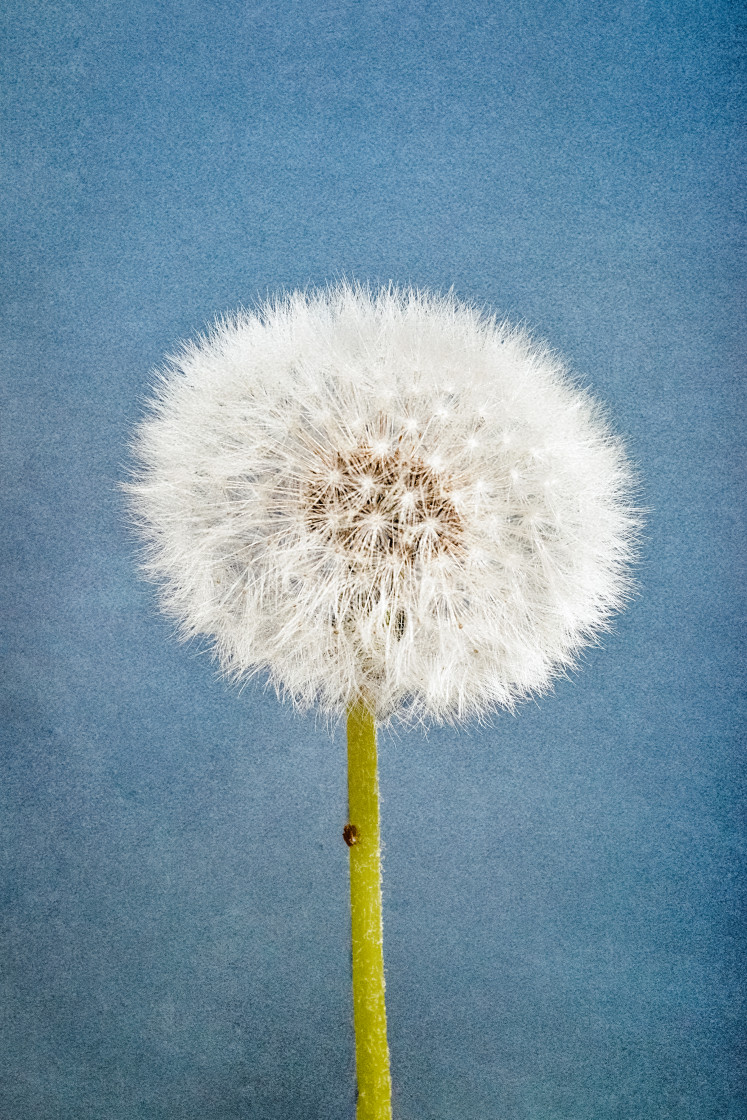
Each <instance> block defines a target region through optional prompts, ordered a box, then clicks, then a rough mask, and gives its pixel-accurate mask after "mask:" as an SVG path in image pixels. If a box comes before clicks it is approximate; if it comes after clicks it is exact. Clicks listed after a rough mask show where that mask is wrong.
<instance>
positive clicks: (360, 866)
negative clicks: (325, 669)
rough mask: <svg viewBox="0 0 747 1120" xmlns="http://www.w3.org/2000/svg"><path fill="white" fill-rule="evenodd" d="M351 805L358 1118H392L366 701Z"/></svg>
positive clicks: (351, 720) (352, 769)
mask: <svg viewBox="0 0 747 1120" xmlns="http://www.w3.org/2000/svg"><path fill="white" fill-rule="evenodd" d="M348 806H349V814H350V815H349V818H348V819H349V822H350V824H349V826H348V828H347V829H346V830H345V834H346V840H347V841H348V843H349V844H350V915H351V926H352V940H353V1015H354V1021H355V1065H356V1073H357V1077H358V1109H357V1113H356V1117H357V1120H391V1116H392V1083H391V1078H390V1076H389V1048H388V1046H387V1040H386V1007H385V1005H384V949H383V930H382V922H381V840H380V836H379V780H378V775H377V769H376V726H375V724H374V720H373V716H372V715H371V713H370V712H369V711H368V709H367V708H366V707H365V706H364V705H362V704H360V705H356V706H355V707H353V708H351V709H350V712H349V714H348ZM350 826H352V828H351V827H350Z"/></svg>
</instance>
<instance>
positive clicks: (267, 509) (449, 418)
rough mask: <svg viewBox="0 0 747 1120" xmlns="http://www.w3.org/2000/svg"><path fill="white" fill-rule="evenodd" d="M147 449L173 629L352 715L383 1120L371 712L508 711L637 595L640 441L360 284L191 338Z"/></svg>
mask: <svg viewBox="0 0 747 1120" xmlns="http://www.w3.org/2000/svg"><path fill="white" fill-rule="evenodd" d="M135 452H136V457H137V460H138V462H139V468H138V472H137V474H136V476H135V478H134V480H133V481H132V482H131V483H130V484H129V486H128V490H129V492H130V496H131V503H132V507H133V510H134V513H135V516H136V518H137V521H138V524H139V527H140V529H141V532H142V534H143V536H144V539H145V541H146V557H145V566H146V569H147V571H148V572H149V574H150V575H151V576H152V577H153V578H154V579H155V580H156V581H157V582H158V583H159V585H160V587H161V593H162V604H163V607H164V609H165V610H166V612H167V613H168V614H169V615H171V616H172V617H173V618H174V619H175V620H176V621H177V622H178V624H179V626H180V628H181V632H182V633H183V634H184V635H185V636H192V635H205V636H207V637H208V638H209V639H210V641H211V642H212V644H213V648H214V650H215V653H216V655H217V657H218V659H219V661H220V664H221V666H222V667H223V669H224V670H225V671H226V673H227V674H229V675H230V676H232V677H234V678H237V679H240V678H246V677H248V676H251V675H253V674H256V673H263V674H265V675H266V677H267V678H268V679H269V680H270V681H271V682H272V683H273V684H274V685H275V687H276V689H277V691H278V693H279V694H280V695H282V696H289V697H290V698H292V700H293V701H294V702H295V703H296V704H297V705H299V706H300V707H302V708H307V707H310V706H312V705H316V706H318V707H319V708H320V709H321V710H323V711H324V712H326V713H328V714H330V715H334V714H339V713H348V762H349V797H350V823H349V825H348V826H347V828H346V841H347V842H348V844H349V846H350V860H351V906H352V914H353V987H354V1011H355V1025H356V1051H357V1072H358V1090H359V1101H358V1116H359V1120H366V1118H372V1120H380V1118H383V1117H387V1116H389V1115H390V1114H391V1113H390V1105H389V1103H388V1102H389V1096H390V1088H389V1067H388V1052H387V1046H386V1021H385V1013H384V985H383V958H382V951H381V887H380V856H379V831H378V827H379V826H378V794H377V777H376V742H375V725H376V723H381V722H383V721H386V720H388V719H390V718H392V717H398V718H401V719H405V720H419V721H426V720H427V721H432V722H437V723H442V722H455V721H460V720H464V719H469V718H481V717H483V716H485V715H486V714H488V713H489V712H491V711H495V710H496V709H500V708H504V709H512V708H513V707H514V706H515V705H516V703H517V701H519V700H520V699H522V698H523V697H526V696H528V695H530V694H532V693H538V692H542V691H543V690H545V689H547V687H548V686H549V685H550V684H551V682H552V681H553V679H554V678H555V677H557V676H558V674H562V673H564V672H567V671H568V670H569V669H570V668H571V667H572V666H573V665H574V664H575V661H576V657H577V654H578V651H579V650H580V649H581V648H582V647H583V646H584V645H586V644H588V643H589V642H591V641H593V640H594V639H595V638H596V637H597V635H598V634H599V633H600V632H601V631H602V630H604V629H605V628H607V627H608V625H609V623H610V619H611V617H612V615H613V614H614V613H615V612H616V611H617V610H618V609H619V608H620V607H621V606H622V605H623V603H624V601H625V599H626V597H627V595H628V593H629V591H630V578H629V574H628V573H629V562H630V560H631V558H632V555H633V545H634V539H635V530H636V524H637V517H636V512H635V510H634V509H633V507H632V505H631V500H630V494H631V472H630V469H629V466H628V463H627V460H626V457H625V453H624V450H623V448H622V446H621V444H620V442H619V441H618V440H617V439H616V438H615V437H614V436H613V435H612V433H611V431H610V429H609V427H608V425H607V423H606V421H605V419H604V417H603V415H602V412H601V410H600V408H599V406H598V405H597V404H596V403H595V402H594V401H593V399H592V398H591V397H590V396H589V395H588V393H586V392H585V391H584V390H582V389H580V388H579V387H578V386H577V385H576V384H575V383H574V382H573V381H572V380H571V379H570V378H569V376H568V374H567V372H566V371H565V369H564V366H563V364H562V362H561V361H560V359H559V358H558V357H557V356H556V355H555V354H554V353H553V352H552V351H550V350H549V349H548V348H547V347H546V346H544V345H541V344H538V343H536V342H534V341H533V340H532V339H531V338H530V337H529V335H528V334H527V333H526V332H524V331H522V330H520V329H517V328H515V327H511V326H509V325H508V324H506V323H502V322H500V321H498V320H497V319H496V318H493V317H489V316H486V315H484V314H482V313H480V312H479V311H477V310H475V309H474V308H472V307H470V306H467V305H465V304H462V303H460V302H458V301H457V300H456V299H455V298H453V297H452V296H438V295H433V294H428V293H423V292H418V291H413V290H400V289H397V288H394V287H390V288H388V289H382V290H380V291H378V292H371V291H370V290H369V289H366V288H362V287H359V286H352V285H348V284H343V285H339V286H337V287H335V288H332V289H329V290H326V291H321V292H314V293H311V294H309V293H294V294H292V295H288V296H285V297H282V298H278V299H277V300H274V301H269V302H267V303H266V304H264V305H263V306H261V307H260V308H259V309H258V310H257V311H256V312H243V311H242V312H239V313H237V314H235V315H233V316H229V317H226V318H223V319H221V320H220V321H219V322H218V323H217V324H216V325H215V326H214V327H213V329H212V330H211V331H210V332H209V333H208V334H207V335H205V336H204V337H200V338H198V339H197V341H194V342H189V343H186V344H184V345H183V346H182V347H181V349H180V350H179V352H178V353H176V354H175V355H174V356H173V357H171V358H170V359H169V360H168V361H167V364H166V365H165V367H164V368H163V370H162V371H161V373H160V375H159V379H158V386H157V391H156V395H155V397H154V399H153V401H152V405H151V410H150V413H149V415H148V416H147V418H146V419H145V420H144V421H143V422H142V423H141V425H140V427H139V429H138V432H137V436H136V443H135Z"/></svg>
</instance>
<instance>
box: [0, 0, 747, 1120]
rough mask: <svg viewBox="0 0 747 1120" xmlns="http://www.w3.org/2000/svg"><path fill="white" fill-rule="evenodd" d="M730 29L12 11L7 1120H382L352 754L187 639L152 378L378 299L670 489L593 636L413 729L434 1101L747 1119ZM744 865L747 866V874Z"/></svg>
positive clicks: (394, 867)
mask: <svg viewBox="0 0 747 1120" xmlns="http://www.w3.org/2000/svg"><path fill="white" fill-rule="evenodd" d="M737 10H738V6H737V5H732V4H730V3H689V2H685V0H669V2H662V0H651V2H648V3H643V2H635V0H631V2H628V3H620V4H613V5H606V4H600V3H597V2H595V0H582V2H580V3H579V2H573V0H570V2H565V3H559V2H557V3H556V2H548V0H540V2H539V3H537V2H530V0H522V2H520V3H518V4H517V3H515V2H509V0H498V2H497V3H493V2H489V0H483V2H474V0H473V2H469V0H467V2H465V3H461V4H460V3H453V4H448V5H446V4H443V3H441V2H432V3H425V2H423V3H408V2H406V0H405V2H404V3H399V4H395V3H393V2H392V3H384V2H380V3H366V2H364V0H360V2H354V0H339V2H338V3H335V2H332V0H321V2H317V0H305V2H299V3H293V2H290V0H274V2H272V3H269V2H268V3H256V2H253V0H249V2H247V3H239V2H225V3H217V2H209V0H203V2H201V3H200V2H194V3H190V2H188V0H184V2H182V3H179V2H176V0H174V2H165V0H164V2H161V3H153V2H146V0H140V2H138V0H118V2H117V3H114V2H113V0H108V2H96V3H94V2H93V0H77V2H72V0H66V2H64V0H46V2H45V3H44V4H26V3H22V2H20V0H11V2H10V3H9V4H8V5H6V10H5V16H4V17H3V20H4V26H5V35H6V39H5V44H6V45H5V47H4V50H5V52H6V55H7V58H8V60H9V65H8V69H7V75H8V76H7V77H6V79H5V80H4V83H3V86H4V104H5V109H4V114H3V120H4V136H5V140H4V149H5V153H4V163H5V168H4V170H5V184H6V186H5V196H4V200H3V207H2V209H3V211H4V213H3V221H4V223H5V228H6V234H5V267H4V271H3V279H2V290H3V295H4V296H5V297H6V300H7V305H6V306H7V310H6V313H5V316H4V320H3V326H2V350H3V355H4V357H3V380H4V393H5V397H6V404H5V406H4V414H3V432H2V446H3V456H4V459H3V462H4V473H5V482H4V492H3V499H2V500H3V503H4V506H5V510H4V521H3V530H2V537H1V539H0V553H1V554H2V556H1V558H2V564H3V596H4V598H5V604H6V605H5V607H4V618H5V624H4V638H3V655H4V660H5V674H4V680H5V684H4V694H3V696H4V698H3V705H4V720H3V728H4V738H3V755H2V760H3V775H4V776H3V778H2V785H1V797H2V803H3V808H2V830H3V832H2V837H3V838H2V845H1V849H0V850H1V854H2V868H3V870H2V921H3V927H2V930H3V933H2V936H3V948H2V964H3V984H4V995H3V999H2V1019H3V1037H2V1045H1V1046H0V1116H1V1117H2V1120H99V1118H101V1120H238V1118H241V1120H246V1118H258V1120H265V1118H266V1120H351V1118H352V1116H353V1112H354V1082H353V1070H354V1058H353V1035H352V1010H351V996H350V977H349V970H350V962H349V948H348V938H349V918H348V899H347V891H348V878H347V849H346V848H345V846H344V844H343V843H342V840H341V827H342V824H343V823H344V821H345V769H344V760H345V752H344V739H343V735H342V733H341V730H338V732H337V733H336V734H335V735H334V736H333V737H330V735H329V734H328V733H327V732H326V731H325V729H324V728H323V727H322V726H321V725H317V724H316V723H315V721H314V719H313V718H306V719H303V718H298V717H296V716H294V715H293V714H292V712H291V711H290V710H288V709H287V708H283V707H281V705H280V704H279V703H278V702H277V701H276V700H275V698H274V696H273V695H270V694H268V693H266V692H264V691H263V689H262V687H261V685H260V684H257V685H252V686H248V687H247V688H245V689H244V691H243V692H241V693H239V692H238V691H237V690H236V689H235V688H231V687H229V686H227V685H225V684H224V683H222V682H221V681H220V680H218V679H217V678H216V675H215V669H214V667H213V666H212V665H211V663H210V660H209V658H208V657H207V656H205V655H204V652H202V653H201V652H200V650H199V649H198V648H197V647H186V648H185V647H183V646H180V645H178V643H177V642H176V641H175V639H174V637H173V634H172V632H171V630H170V628H169V625H168V624H167V623H165V622H164V621H163V620H162V619H161V618H160V617H159V616H158V614H157V613H156V609H155V602H154V595H153V591H152V589H151V588H149V587H148V586H147V585H146V584H144V583H143V582H141V580H140V579H139V577H138V575H137V573H136V568H135V546H134V544H133V542H132V540H131V539H130V537H129V536H128V531H127V529H126V527H125V526H124V523H123V503H122V499H121V497H120V495H119V493H118V491H117V482H118V480H120V479H122V478H123V477H124V475H125V471H126V463H127V454H128V453H127V439H128V433H129V432H130V430H131V428H132V425H133V423H134V422H135V421H136V419H137V417H138V415H139V414H140V410H141V407H142V400H143V397H144V395H145V393H146V391H147V386H148V373H149V370H150V369H151V367H152V366H153V365H154V364H155V363H156V362H158V361H159V359H160V358H161V355H162V354H163V352H164V351H165V350H167V349H168V348H170V347H171V346H172V345H173V344H174V343H175V342H176V341H177V340H178V339H179V338H181V337H182V336H184V335H186V334H189V333H191V332H193V331H195V330H196V329H198V328H200V327H202V326H203V325H204V324H206V323H207V322H208V321H209V320H210V319H211V317H212V316H213V315H214V314H215V313H216V312H218V311H221V310H225V309H229V308H232V307H234V306H236V305H237V304H239V303H241V302H244V303H251V302H252V301H253V300H254V299H255V298H256V297H257V296H258V295H262V294H264V293H265V292H267V291H268V290H269V291H272V290H275V289H276V288H277V287H279V286H282V285H285V286H288V287H295V286H298V285H304V284H307V283H318V282H323V281H326V280H328V279H334V278H336V277H339V276H341V275H346V276H350V277H357V278H360V279H371V280H374V281H377V280H381V281H388V280H389V279H393V280H396V281H398V282H406V281H413V282H415V283H418V284H424V285H428V286H431V287H435V288H439V289H446V288H448V287H450V286H451V285H452V284H453V285H454V288H455V291H456V293H457V294H458V295H459V296H461V297H463V298H467V299H474V300H477V301H478V302H481V303H482V302H484V303H487V304H489V305H491V306H493V307H496V308H498V309H500V310H501V311H503V312H506V313H508V314H509V315H511V316H512V317H513V318H515V319H522V320H525V321H526V322H527V323H528V324H530V325H531V326H532V327H533V328H534V329H535V330H536V332H537V333H538V334H539V335H541V336H544V337H546V338H548V339H549V340H550V341H551V342H552V343H553V344H554V345H556V346H557V347H558V348H559V349H560V350H561V351H562V352H563V353H564V354H565V355H566V357H567V358H568V359H569V361H570V362H571V364H572V365H573V366H574V367H575V368H576V369H577V370H579V371H580V372H581V373H582V374H583V375H584V376H585V377H586V378H587V379H588V381H589V382H590V383H591V385H592V386H593V387H594V389H595V391H596V393H597V395H598V396H600V397H601V398H602V399H603V400H605V401H606V402H607V403H608V404H609V406H610V409H611V412H612V415H613V416H614V417H615V420H616V423H617V427H618V429H619V430H620V432H621V433H622V434H623V435H624V436H625V437H626V439H627V441H628V446H629V448H630V452H631V454H632V456H633V457H634V459H635V461H636V462H637V464H638V465H639V469H640V472H641V476H642V479H643V499H642V500H643V502H644V503H645V504H646V505H647V506H648V507H649V508H650V510H651V512H650V515H649V519H648V526H647V535H646V540H645V543H644V552H643V558H642V563H641V567H640V583H641V591H640V596H639V598H638V599H637V601H636V602H635V603H634V604H633V605H632V607H631V608H630V609H629V610H628V611H627V612H626V613H625V615H624V616H622V617H621V619H620V621H619V624H618V625H617V627H616V630H615V632H614V634H613V635H612V636H610V637H609V638H608V639H606V640H605V641H604V643H603V648H599V649H595V650H592V651H591V652H590V653H589V654H588V655H587V656H586V657H585V659H584V667H583V669H582V671H580V672H579V673H577V674H575V676H574V678H573V679H572V680H570V681H564V682H562V683H561V684H560V685H559V686H558V687H557V688H556V690H555V692H554V693H553V694H552V695H551V696H549V697H547V698H546V699H544V700H543V701H542V702H541V703H538V704H532V703H530V704H527V705H525V706H524V707H523V708H522V709H521V711H520V713H519V714H518V715H517V716H516V717H509V716H506V717H503V718H498V719H496V720H495V723H494V726H493V727H491V728H487V729H478V728H467V729H463V730H460V731H458V732H455V731H437V732H435V731H434V732H432V733H431V734H430V735H429V736H428V737H427V738H424V737H423V736H422V735H421V734H420V733H419V732H408V733H403V734H401V735H400V736H399V737H391V736H385V737H383V738H382V742H381V782H382V795H383V814H384V815H383V829H384V838H385V843H386V851H385V899H384V902H385V938H386V961H387V969H388V973H387V975H388V999H389V1016H390V1040H391V1050H392V1062H393V1075H394V1085H395V1116H396V1118H397V1120H607V1118H610V1120H649V1118H651V1120H653V1118H657V1120H658V1118H677V1120H679V1118H682V1120H717V1118H718V1120H722V1118H728V1120H737V1118H739V1117H743V1116H744V1115H745V1104H744V1098H743V1097H741V1096H740V1088H739V1084H738V1076H739V1063H738V1059H737V1057H736V1051H735V1049H734V1047H735V1045H736V1041H737V1039H738V1035H739V1022H740V1011H741V1008H742V1004H741V1003H740V990H741V991H742V992H743V988H741V985H740V977H739V969H738V961H739V954H738V946H739V942H740V926H739V921H738V899H739V874H740V852H741V851H742V850H743V834H741V833H740V826H739V816H738V803H739V800H740V797H741V794H742V783H743V780H744V779H743V771H742V770H741V768H740V761H739V755H738V749H737V733H738V725H739V708H738V700H739V683H740V682H739V671H740V649H739V632H738V629H737V623H736V618H737V605H738V595H739V557H740V551H739V549H738V521H737V517H738V506H739V496H740V490H739V485H738V483H739V476H738V470H737V462H738V459H737V451H738V444H739V433H740V427H739V414H738V399H737V390H736V376H737V354H738V350H739V346H738V339H737V335H736V331H735V320H736V314H737V300H736V296H735V292H736V289H737V287H738V285H737V266H736V257H735V250H734V248H733V245H734V241H735V234H736V232H737V229H738V209H737V199H738V195H739V190H740V182H739V179H738V160H739V152H738V145H737V132H736V121H737V112H738V102H737V88H738V87H737V77H736V75H737V53H736V47H735V43H734V39H735V28H734V26H733V23H734V22H735V20H736V13H737ZM742 866H743V865H742Z"/></svg>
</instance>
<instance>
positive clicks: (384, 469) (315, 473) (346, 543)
mask: <svg viewBox="0 0 747 1120" xmlns="http://www.w3.org/2000/svg"><path fill="white" fill-rule="evenodd" d="M452 490H453V486H452V485H451V483H450V480H449V479H448V477H447V476H446V475H445V474H443V473H442V472H437V471H436V470H435V469H434V467H433V466H432V465H430V464H428V463H426V462H425V461H424V460H423V459H422V458H421V457H420V456H419V455H418V454H417V453H416V452H414V451H413V450H410V449H408V448H405V447H402V445H401V441H400V444H398V445H397V446H396V447H395V448H394V450H392V449H391V448H390V449H388V450H383V448H382V447H381V444H379V445H378V446H377V445H376V444H373V445H372V444H369V443H361V445H360V446H358V447H355V448H353V449H351V450H346V451H332V452H330V453H329V454H328V455H327V456H323V457H322V456H320V457H319V461H318V464H317V465H316V466H315V467H314V468H313V469H312V471H311V472H310V475H309V477H308V479H307V482H306V484H305V486H304V487H303V495H302V497H303V509H304V517H305V519H306V524H307V526H308V528H309V529H310V530H311V531H312V532H313V533H314V534H318V535H320V536H321V537H322V538H323V539H324V540H325V541H326V542H327V543H328V544H331V545H334V547H335V548H336V550H338V551H340V552H342V553H344V554H345V556H346V557H347V559H348V561H349V562H350V563H352V564H354V565H356V566H358V565H362V564H365V565H367V566H370V565H371V564H372V563H373V564H374V565H375V564H376V563H377V562H381V563H383V564H385V565H390V564H391V563H392V561H395V562H399V563H402V565H403V566H404V565H412V564H413V563H414V562H415V561H416V560H418V559H421V560H422V559H426V558H428V557H433V556H435V555H444V554H448V553H456V552H458V551H459V549H460V538H461V535H462V524H461V519H460V516H459V514H458V513H457V510H456V507H455V505H454V502H453V501H452V498H451V492H452Z"/></svg>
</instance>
